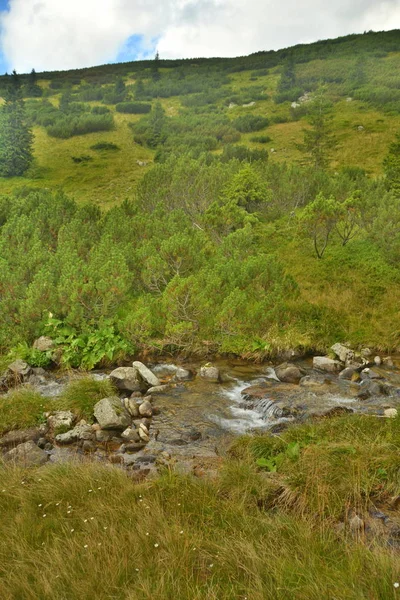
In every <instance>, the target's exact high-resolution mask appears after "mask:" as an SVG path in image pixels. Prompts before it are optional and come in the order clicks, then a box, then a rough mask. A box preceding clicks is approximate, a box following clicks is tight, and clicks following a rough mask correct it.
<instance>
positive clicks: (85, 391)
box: [56, 377, 115, 421]
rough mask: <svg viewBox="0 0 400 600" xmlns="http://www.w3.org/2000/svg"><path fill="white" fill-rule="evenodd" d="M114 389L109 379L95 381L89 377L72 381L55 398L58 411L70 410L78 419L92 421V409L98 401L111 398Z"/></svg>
mask: <svg viewBox="0 0 400 600" xmlns="http://www.w3.org/2000/svg"><path fill="white" fill-rule="evenodd" d="M114 394H115V388H114V387H113V385H112V383H111V382H110V380H109V379H105V380H101V381H97V380H95V379H92V378H91V377H85V378H83V379H77V380H76V381H72V382H71V383H70V384H69V385H68V386H67V388H66V389H65V391H64V392H63V393H62V395H61V396H60V397H59V398H57V401H56V404H57V409H58V410H71V411H72V412H73V413H75V414H76V415H77V416H78V417H79V418H80V419H87V420H89V421H91V420H92V419H93V408H94V406H95V404H96V403H97V402H99V400H102V399H103V398H107V397H109V396H113V395H114Z"/></svg>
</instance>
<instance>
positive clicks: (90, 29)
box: [1, 0, 172, 71]
mask: <svg viewBox="0 0 400 600" xmlns="http://www.w3.org/2000/svg"><path fill="white" fill-rule="evenodd" d="M170 4H172V2H169V0H162V1H160V0H147V1H146V2H144V1H143V0H139V1H137V0H135V1H134V2H131V1H130V0H11V1H10V11H9V12H6V13H3V15H2V18H1V26H2V36H1V41H2V48H3V52H4V54H5V57H6V59H7V62H8V63H9V64H10V66H11V67H13V68H16V69H17V70H18V71H28V70H30V69H32V68H33V67H34V68H35V69H36V70H53V69H68V68H73V67H83V66H87V65H94V64H99V63H102V62H106V61H109V60H113V59H115V57H116V56H117V55H118V52H119V50H120V49H121V48H122V47H123V45H124V43H125V42H126V40H127V38H128V37H129V36H131V35H132V34H135V33H141V34H143V35H145V36H146V37H147V38H148V39H150V38H151V37H153V36H156V35H158V34H159V33H160V31H162V29H163V27H164V26H165V24H166V22H167V21H168V15H169V13H170V10H169V9H170Z"/></svg>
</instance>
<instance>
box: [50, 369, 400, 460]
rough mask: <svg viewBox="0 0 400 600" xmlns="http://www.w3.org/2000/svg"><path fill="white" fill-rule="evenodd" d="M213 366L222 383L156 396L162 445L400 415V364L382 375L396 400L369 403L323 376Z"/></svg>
mask: <svg viewBox="0 0 400 600" xmlns="http://www.w3.org/2000/svg"><path fill="white" fill-rule="evenodd" d="M213 364H214V365H215V366H218V367H219V369H220V372H221V373H222V380H223V382H222V383H211V382H208V381H206V380H204V379H202V378H201V377H199V376H198V375H197V376H196V377H195V378H194V379H193V380H192V381H187V382H184V383H177V384H175V387H172V389H170V390H168V391H167V392H166V393H163V394H159V395H154V396H153V405H154V406H155V407H156V409H157V412H158V414H157V415H156V416H155V417H154V418H153V423H152V432H153V435H154V438H155V439H156V440H157V441H158V442H160V443H162V444H164V445H166V446H168V447H175V448H176V449H178V448H181V450H183V449H184V447H188V450H189V449H193V448H195V447H201V448H202V449H203V450H204V448H214V449H215V448H216V447H218V446H219V445H222V444H223V442H224V440H231V439H232V437H233V436H234V435H237V434H245V433H255V432H262V431H267V430H271V429H272V430H275V431H276V430H279V429H280V428H282V427H285V426H286V424H288V423H291V422H294V421H302V420H304V419H306V418H307V417H309V416H310V415H321V414H324V413H326V411H329V410H331V409H337V408H341V409H342V410H343V409H351V410H353V411H355V412H362V413H370V414H378V415H383V412H384V409H385V408H388V407H392V408H396V407H397V408H399V409H400V360H399V361H397V363H396V367H395V368H392V369H386V370H385V369H380V371H382V375H383V376H384V377H385V379H386V380H387V381H389V382H390V383H391V384H392V385H393V394H391V395H390V396H379V397H375V398H374V397H372V398H370V399H368V400H360V399H359V398H357V393H358V391H359V388H358V387H357V386H356V385H354V384H351V383H350V382H346V381H342V380H340V379H338V377H337V376H334V375H327V374H325V375H321V374H319V377H320V382H319V383H317V384H316V385H313V386H310V387H307V386H303V385H292V384H285V383H281V382H279V380H278V379H277V377H276V375H275V371H274V369H273V367H272V366H270V365H256V364H251V363H249V362H242V361H238V360H231V361H229V360H225V361H214V362H213ZM298 364H299V366H300V367H302V368H303V369H305V370H306V371H307V373H308V374H311V375H315V372H313V370H312V363H311V362H310V361H307V360H303V361H300V362H299V363H298ZM148 366H149V367H150V368H151V369H152V370H153V371H154V373H156V374H157V376H158V377H159V378H160V379H161V380H162V381H163V382H167V381H173V376H174V374H175V372H176V370H177V365H175V364H172V363H167V362H165V363H160V364H153V365H152V364H149V365H148ZM179 366H182V367H184V368H185V369H189V370H191V371H193V372H194V373H198V372H199V370H200V367H201V364H199V363H193V362H188V363H185V364H181V365H179ZM92 376H93V377H96V378H103V377H107V374H104V373H92ZM66 383H68V377H65V376H60V378H58V379H57V380H56V381H50V383H48V384H46V385H43V386H42V387H41V392H42V393H43V394H45V395H56V394H58V393H60V392H61V391H62V389H63V387H64V386H65V384H66ZM249 386H256V387H257V386H258V387H259V388H260V389H261V392H260V393H259V394H255V395H252V396H250V397H248V396H246V394H243V393H242V392H243V391H244V390H246V388H249ZM396 386H398V388H399V389H397V388H396ZM257 389H258V388H257ZM154 438H153V439H154Z"/></svg>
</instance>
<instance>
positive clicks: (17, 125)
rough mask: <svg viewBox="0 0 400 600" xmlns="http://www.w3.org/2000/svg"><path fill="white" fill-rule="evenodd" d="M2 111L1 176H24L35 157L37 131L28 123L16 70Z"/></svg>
mask: <svg viewBox="0 0 400 600" xmlns="http://www.w3.org/2000/svg"><path fill="white" fill-rule="evenodd" d="M4 99H5V104H4V106H3V107H2V109H1V112H0V176H2V177H16V176H20V175H23V174H24V173H25V171H26V170H27V169H28V168H29V166H30V164H31V163H32V160H33V150H32V144H33V134H32V131H31V128H30V126H29V124H28V123H27V119H26V114H25V105H24V101H23V99H22V93H21V82H20V80H19V77H18V75H17V73H16V72H15V71H14V72H13V74H12V78H11V84H10V85H9V86H8V87H7V90H6V93H5V98H4Z"/></svg>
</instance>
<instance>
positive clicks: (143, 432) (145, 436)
mask: <svg viewBox="0 0 400 600" xmlns="http://www.w3.org/2000/svg"><path fill="white" fill-rule="evenodd" d="M138 432H139V436H140V439H141V440H142V441H143V442H146V443H147V442H149V441H150V436H149V430H148V429H147V427H146V426H145V425H143V423H140V425H139V429H138Z"/></svg>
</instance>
